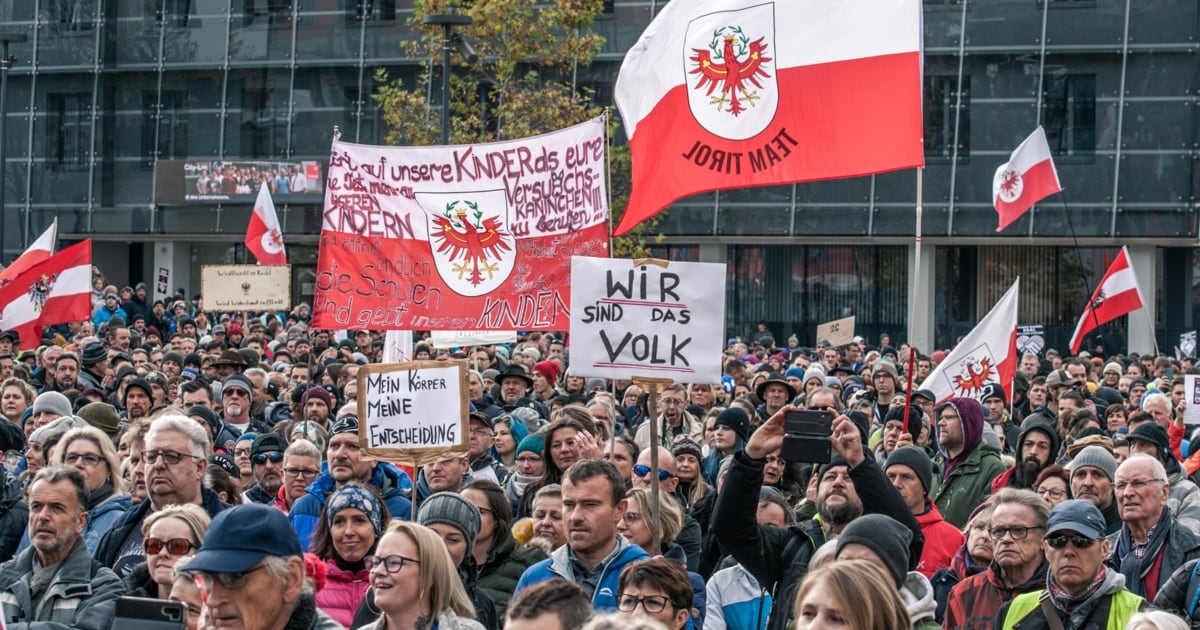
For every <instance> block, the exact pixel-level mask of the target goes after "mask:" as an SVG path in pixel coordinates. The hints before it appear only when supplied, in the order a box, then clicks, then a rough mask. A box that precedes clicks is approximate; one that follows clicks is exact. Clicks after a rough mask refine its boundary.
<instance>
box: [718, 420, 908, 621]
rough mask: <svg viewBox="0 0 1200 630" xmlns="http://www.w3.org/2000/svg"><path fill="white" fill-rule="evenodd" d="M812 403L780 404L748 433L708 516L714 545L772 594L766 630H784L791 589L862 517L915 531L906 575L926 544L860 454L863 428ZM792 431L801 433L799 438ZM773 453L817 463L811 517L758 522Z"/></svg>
mask: <svg viewBox="0 0 1200 630" xmlns="http://www.w3.org/2000/svg"><path fill="white" fill-rule="evenodd" d="M809 402H810V405H809V407H810V409H807V410H798V409H797V408H796V407H792V406H790V405H789V406H785V407H784V408H783V409H781V410H779V411H778V412H776V413H775V414H774V415H772V416H771V417H770V418H769V419H768V420H767V421H766V422H764V423H763V425H762V426H760V427H759V428H758V430H757V431H755V432H754V433H753V434H752V435H751V436H750V440H749V441H748V442H747V443H746V448H745V450H743V451H741V452H738V453H736V454H735V455H734V456H733V463H732V465H731V466H730V469H729V473H728V476H727V477H726V479H725V486H724V489H723V490H722V492H721V494H720V495H719V496H718V498H717V505H716V508H715V511H714V514H713V520H712V528H713V531H714V532H715V534H716V537H717V540H718V541H720V543H721V544H722V545H723V546H724V547H725V548H726V549H727V550H729V552H730V553H731V554H732V555H733V557H734V559H736V560H737V561H738V562H739V563H741V565H742V566H743V567H745V568H746V570H747V571H749V572H750V573H751V574H752V575H753V576H754V577H755V579H757V580H758V583H759V584H761V585H762V586H763V587H764V588H765V589H767V590H768V591H774V592H775V598H774V602H773V604H772V610H771V621H770V625H769V628H770V630H782V629H783V628H785V627H787V625H788V623H789V622H790V621H791V620H792V615H793V611H792V599H793V597H794V594H795V589H796V587H797V585H799V584H800V582H801V580H802V579H803V577H804V575H805V574H806V573H807V572H808V563H809V559H810V558H812V555H813V553H814V552H815V551H816V549H817V548H818V547H820V546H821V545H822V544H824V542H825V539H826V536H827V535H828V534H837V533H840V532H841V531H842V529H843V528H845V527H846V525H848V524H849V523H850V522H851V521H853V520H854V519H856V518H858V517H859V516H861V515H863V514H870V513H874V514H883V515H886V516H889V517H891V518H893V519H895V520H896V521H897V522H899V523H901V524H902V525H903V526H904V527H906V528H907V529H908V530H909V531H911V532H912V540H911V541H910V543H909V554H908V558H909V560H910V562H909V564H910V565H913V566H909V567H907V570H912V569H915V568H916V567H915V563H916V561H917V560H918V559H919V558H920V557H921V550H922V548H923V546H924V537H923V536H922V534H921V526H920V525H919V524H918V523H917V520H916V518H915V517H914V516H913V514H912V511H911V510H909V509H908V505H907V504H906V503H905V501H904V499H903V498H902V497H901V496H900V493H899V492H897V491H896V489H895V488H894V487H893V486H892V484H890V483H889V482H888V481H887V479H886V478H885V477H884V475H883V471H882V470H881V469H880V468H879V465H878V464H877V463H876V462H875V458H874V457H873V456H871V455H870V454H869V453H867V452H866V451H865V450H864V449H863V443H864V441H865V435H864V434H865V431H864V429H863V428H860V427H859V426H858V425H857V424H855V422H854V421H853V420H851V418H850V416H848V415H846V414H843V413H841V412H835V411H831V410H830V409H827V408H825V407H816V406H814V405H813V404H811V403H813V402H819V401H814V400H813V397H810V399H809ZM835 413H836V414H837V415H836V417H835ZM789 416H791V419H790V421H789ZM797 420H799V421H800V422H799V423H797V422H796V421H797ZM796 427H802V428H803V432H801V433H796V432H795V431H794V430H793V429H795V428H796ZM814 431H816V432H814ZM830 446H832V452H831V449H830ZM775 452H780V453H782V455H783V457H784V458H785V459H789V460H791V461H806V462H813V463H821V464H822V466H821V467H820V471H819V473H818V474H819V480H820V481H819V485H818V489H817V516H816V517H814V518H813V519H811V520H808V521H803V522H801V523H797V524H794V525H790V526H788V527H787V528H778V527H771V526H765V525H759V524H758V523H757V521H756V518H755V514H756V512H757V507H758V505H757V503H758V496H759V489H760V488H761V487H762V481H763V467H764V465H765V464H766V457H767V455H769V454H771V453H775ZM798 457H801V458H804V459H798ZM776 586H778V589H777V588H776Z"/></svg>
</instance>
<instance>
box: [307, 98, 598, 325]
mask: <svg viewBox="0 0 1200 630" xmlns="http://www.w3.org/2000/svg"><path fill="white" fill-rule="evenodd" d="M605 146H606V134H605V128H604V118H603V117H599V118H595V119H593V120H590V121H587V122H584V123H581V124H578V125H575V126H573V127H568V128H567V129H562V130H559V131H555V132H552V133H548V134H543V135H540V136H534V137H532V138H523V139H520V140H511V141H506V142H495V143H489V144H475V145H469V144H467V145H455V146H444V147H442V146H433V147H381V146H369V145H362V144H352V143H349V142H342V141H341V140H334V142H333V148H332V151H331V154H330V158H329V179H328V186H327V187H326V192H325V213H324V220H323V225H322V227H321V240H320V247H319V248H318V251H317V277H316V282H315V285H316V291H315V295H314V300H313V325H314V326H317V327H320V328H370V329H375V330H413V329H418V330H428V329H433V330H509V331H511V330H566V329H567V328H569V327H570V304H571V257H572V256H598V257H605V256H607V255H608V240H607V231H608V218H609V216H608V190H607V187H606V185H605V168H606V163H607V162H606V158H605Z"/></svg>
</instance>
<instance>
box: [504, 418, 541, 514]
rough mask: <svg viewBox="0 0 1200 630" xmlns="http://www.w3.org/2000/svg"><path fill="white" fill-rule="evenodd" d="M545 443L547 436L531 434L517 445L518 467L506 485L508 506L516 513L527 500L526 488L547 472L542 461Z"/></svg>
mask: <svg viewBox="0 0 1200 630" xmlns="http://www.w3.org/2000/svg"><path fill="white" fill-rule="evenodd" d="M545 443H546V435H545V434H543V433H530V434H529V435H527V436H525V438H524V439H522V440H521V442H520V443H519V444H517V455H516V460H515V461H516V466H515V467H514V468H513V470H512V474H510V475H509V476H508V481H507V482H505V484H504V490H505V494H506V495H507V496H508V504H509V505H511V506H513V511H514V512H515V511H516V509H517V506H520V505H521V504H522V502H523V501H524V500H525V488H527V487H528V486H529V484H531V483H533V482H535V481H537V480H538V479H541V478H542V474H543V473H544V472H545V471H546V463H545V460H543V459H542V447H543V446H544V445H545Z"/></svg>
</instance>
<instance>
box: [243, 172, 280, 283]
mask: <svg viewBox="0 0 1200 630" xmlns="http://www.w3.org/2000/svg"><path fill="white" fill-rule="evenodd" d="M246 249H248V250H250V251H251V252H252V253H253V254H254V257H255V258H256V259H258V264H260V265H286V264H287V252H285V251H284V249H283V232H281V231H280V229H279V217H278V216H277V215H276V214H275V202H274V201H273V200H272V199H271V191H270V190H269V189H268V188H267V185H266V184H265V183H264V184H263V185H262V186H260V187H259V189H258V199H257V200H255V202H254V213H253V214H251V215H250V225H249V226H248V227H247V228H246Z"/></svg>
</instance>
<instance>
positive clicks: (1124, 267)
mask: <svg viewBox="0 0 1200 630" xmlns="http://www.w3.org/2000/svg"><path fill="white" fill-rule="evenodd" d="M1143 305H1145V300H1143V299H1142V289H1141V287H1140V286H1139V285H1138V281H1137V274H1135V273H1134V272H1133V267H1132V266H1130V264H1129V250H1128V249H1126V248H1124V247H1122V248H1121V253H1120V254H1117V258H1116V260H1114V261H1112V264H1111V265H1109V266H1108V271H1106V272H1104V277H1103V278H1102V279H1101V280H1100V285H1099V286H1097V287H1096V291H1095V292H1094V293H1092V299H1091V300H1090V301H1088V304H1087V306H1085V307H1084V308H1083V315H1080V316H1079V323H1078V324H1076V325H1075V334H1073V335H1071V354H1078V353H1079V347H1080V346H1082V345H1083V338H1084V337H1086V336H1087V335H1088V333H1090V332H1092V331H1093V330H1095V329H1096V328H1098V327H1100V326H1102V325H1104V324H1107V323H1108V322H1111V321H1112V320H1114V319H1116V318H1118V317H1120V316H1122V315H1127V314H1129V313H1132V312H1134V311H1136V310H1138V309H1139V308H1142V306H1143Z"/></svg>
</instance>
